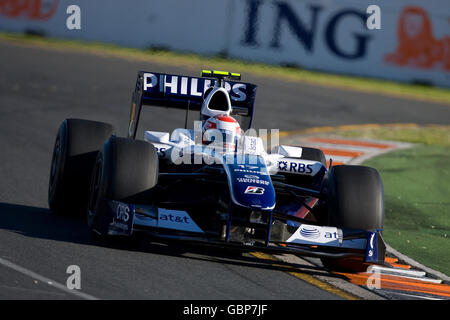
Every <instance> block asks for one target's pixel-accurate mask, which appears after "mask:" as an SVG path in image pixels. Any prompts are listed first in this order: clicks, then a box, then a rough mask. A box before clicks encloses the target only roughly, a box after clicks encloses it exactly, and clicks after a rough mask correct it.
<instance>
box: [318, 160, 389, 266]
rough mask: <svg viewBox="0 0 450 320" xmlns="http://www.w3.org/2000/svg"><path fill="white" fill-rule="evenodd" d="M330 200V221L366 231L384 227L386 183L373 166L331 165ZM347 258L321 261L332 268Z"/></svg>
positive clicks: (328, 185)
mask: <svg viewBox="0 0 450 320" xmlns="http://www.w3.org/2000/svg"><path fill="white" fill-rule="evenodd" d="M327 202H328V219H329V221H328V222H329V225H332V226H336V227H338V228H348V229H359V230H367V231H374V230H381V229H383V220H384V191H383V183H382V181H381V177H380V175H379V173H378V171H377V170H375V169H374V168H369V167H365V166H352V165H341V166H334V167H332V168H331V170H330V172H329V175H328V184H327ZM345 260H346V259H328V258H327V259H322V262H323V264H324V266H326V267H328V268H329V269H343V268H345V267H344V266H346V265H347V264H346V263H345ZM353 264H355V263H353ZM355 265H356V264H355Z"/></svg>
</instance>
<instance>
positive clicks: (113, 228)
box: [108, 201, 134, 235]
mask: <svg viewBox="0 0 450 320" xmlns="http://www.w3.org/2000/svg"><path fill="white" fill-rule="evenodd" d="M110 208H111V209H112V212H113V214H114V215H113V219H112V221H111V223H110V224H109V228H108V234H110V235H131V233H132V232H133V223H134V209H133V206H132V205H128V204H126V203H122V202H118V201H110Z"/></svg>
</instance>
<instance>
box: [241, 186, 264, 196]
mask: <svg viewBox="0 0 450 320" xmlns="http://www.w3.org/2000/svg"><path fill="white" fill-rule="evenodd" d="M244 193H247V194H264V188H261V187H255V186H248V187H247V189H245V192H244Z"/></svg>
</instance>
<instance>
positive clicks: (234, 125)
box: [202, 114, 241, 152]
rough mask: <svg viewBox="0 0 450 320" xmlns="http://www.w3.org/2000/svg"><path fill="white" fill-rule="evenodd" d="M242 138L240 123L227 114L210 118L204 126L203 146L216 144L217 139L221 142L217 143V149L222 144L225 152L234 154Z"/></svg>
mask: <svg viewBox="0 0 450 320" xmlns="http://www.w3.org/2000/svg"><path fill="white" fill-rule="evenodd" d="M240 136H241V126H240V125H239V122H237V121H236V119H234V118H233V117H231V116H229V115H227V114H220V115H215V116H212V117H210V118H209V119H208V120H206V121H205V123H204V125H203V136H202V141H203V144H205V145H208V144H210V143H212V142H214V141H215V140H216V139H217V137H221V139H222V140H221V141H216V144H215V145H214V146H215V147H217V146H220V144H221V143H222V145H223V151H224V152H234V151H235V150H236V143H237V141H238V139H239V137H240Z"/></svg>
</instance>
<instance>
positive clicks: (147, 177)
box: [87, 136, 159, 238]
mask: <svg viewBox="0 0 450 320" xmlns="http://www.w3.org/2000/svg"><path fill="white" fill-rule="evenodd" d="M158 171H159V160H158V155H157V153H156V149H155V147H154V146H153V145H152V144H150V143H148V142H145V141H139V140H131V139H126V138H119V137H115V136H112V137H111V138H110V139H109V140H108V141H107V142H106V143H105V145H104V146H103V148H102V150H101V152H100V153H99V154H98V156H97V161H96V164H95V167H94V170H93V173H92V177H91V183H90V188H89V205H88V210H87V221H88V225H89V227H90V228H91V230H93V231H94V232H95V233H96V234H97V235H98V236H102V237H103V236H105V235H106V234H107V225H108V223H109V222H110V221H111V219H112V216H111V212H110V210H109V209H108V207H107V206H108V204H107V201H108V200H116V201H120V202H125V203H135V202H140V203H145V202H148V201H150V199H151V195H152V189H153V188H154V187H155V186H156V184H157V183H158V174H159V172H158ZM97 238H98V237H97Z"/></svg>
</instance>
